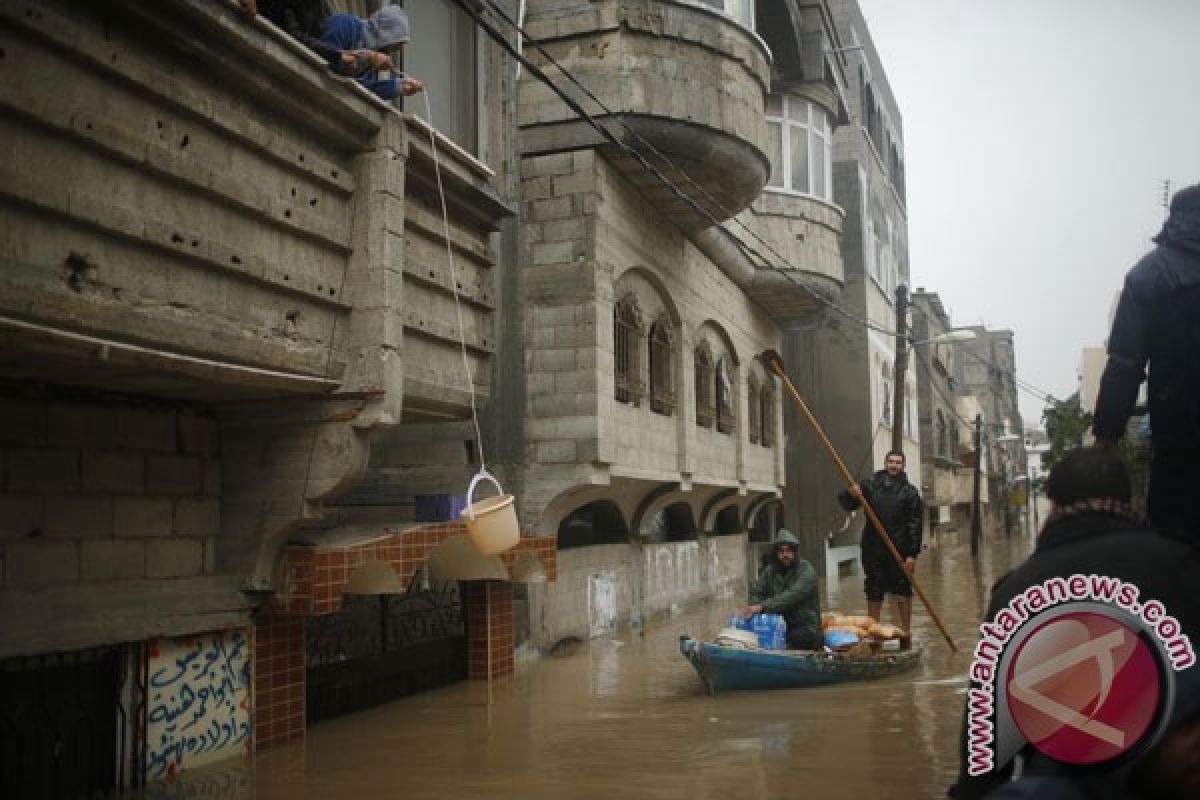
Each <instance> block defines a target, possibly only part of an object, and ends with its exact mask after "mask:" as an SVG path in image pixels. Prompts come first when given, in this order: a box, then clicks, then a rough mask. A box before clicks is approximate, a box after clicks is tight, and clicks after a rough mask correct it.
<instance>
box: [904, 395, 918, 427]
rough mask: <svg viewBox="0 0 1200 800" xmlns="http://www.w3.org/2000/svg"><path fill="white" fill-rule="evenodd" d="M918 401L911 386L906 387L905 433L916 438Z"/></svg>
mask: <svg viewBox="0 0 1200 800" xmlns="http://www.w3.org/2000/svg"><path fill="white" fill-rule="evenodd" d="M916 430H917V403H916V400H915V399H914V398H913V390H912V387H911V386H907V385H906V386H905V387H904V435H905V436H907V437H908V438H909V439H916V438H917V434H916Z"/></svg>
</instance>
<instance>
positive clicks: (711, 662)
mask: <svg viewBox="0 0 1200 800" xmlns="http://www.w3.org/2000/svg"><path fill="white" fill-rule="evenodd" d="M679 652H681V653H682V654H683V657H684V658H686V659H687V660H688V661H690V662H691V664H692V666H693V667H695V668H696V672H698V673H699V674H700V677H701V678H702V679H703V680H704V683H705V685H706V686H707V687H708V691H709V692H710V693H716V692H723V691H729V690H732V689H796V688H800V687H804V686H822V685H825V684H830V683H845V682H848V681H862V680H870V679H873V678H883V677H886V676H888V675H895V674H897V673H900V672H904V671H905V670H908V669H911V668H912V667H914V666H916V664H917V662H918V661H920V660H921V651H920V650H918V649H913V650H899V651H893V652H881V653H869V654H861V655H842V654H840V653H832V652H828V651H821V650H760V649H758V648H744V647H725V646H723V645H719V644H712V643H711V642H700V641H697V640H695V639H693V638H692V637H690V636H686V635H685V636H680V637H679Z"/></svg>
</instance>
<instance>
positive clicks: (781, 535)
mask: <svg viewBox="0 0 1200 800" xmlns="http://www.w3.org/2000/svg"><path fill="white" fill-rule="evenodd" d="M771 544H772V546H773V547H774V548H776V549H777V548H778V547H779V545H781V544H790V545H791V546H792V547H794V548H796V551H797V552H799V550H800V540H799V539H797V538H796V534H794V533H792V532H791V531H789V530H788V529H787V528H780V529H779V530H778V532H776V534H775V541H774V542H772V543H771Z"/></svg>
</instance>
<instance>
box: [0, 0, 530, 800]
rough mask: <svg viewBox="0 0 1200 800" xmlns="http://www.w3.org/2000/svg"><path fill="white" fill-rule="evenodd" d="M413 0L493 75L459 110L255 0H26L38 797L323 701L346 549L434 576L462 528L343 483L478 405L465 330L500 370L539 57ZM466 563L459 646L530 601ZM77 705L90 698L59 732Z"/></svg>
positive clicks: (345, 577)
mask: <svg viewBox="0 0 1200 800" xmlns="http://www.w3.org/2000/svg"><path fill="white" fill-rule="evenodd" d="M439 8H440V9H441V12H440V13H441V14H442V18H441V19H440V20H439V19H438V14H439V10H438V9H439ZM419 13H420V15H422V16H421V19H422V20H423V22H422V24H423V25H424V26H425V30H426V31H427V35H426V38H427V39H431V38H435V36H436V35H437V34H436V32H438V31H441V32H442V33H444V34H445V36H446V37H447V40H446V41H445V42H443V46H442V47H441V48H440V49H441V51H443V52H442V55H441V61H437V60H436V59H434V60H431V61H428V62H425V63H422V62H420V59H416V60H415V61H413V63H412V64H411V66H412V69H413V71H414V73H419V74H427V75H429V76H430V77H431V78H434V77H436V78H437V79H438V80H439V85H447V84H449V85H455V86H458V85H459V84H458V83H454V81H455V80H459V81H460V82H461V84H462V85H464V86H468V85H469V86H470V87H471V89H472V91H471V92H470V93H469V94H468V95H464V96H462V97H459V98H458V100H459V101H460V102H457V103H456V104H454V106H453V108H449V109H445V108H443V109H441V110H440V111H439V108H438V107H435V108H434V112H435V113H434V118H435V121H438V120H439V114H441V115H442V117H441V118H442V119H444V120H445V121H444V122H441V123H439V124H440V126H441V127H444V128H445V129H446V130H447V131H450V132H451V136H447V135H443V134H442V133H437V134H432V135H431V131H430V127H429V126H428V125H427V124H426V123H425V122H423V121H422V120H421V119H419V118H418V116H417V115H416V114H414V113H401V112H400V111H398V109H396V108H395V107H393V106H390V105H388V104H386V103H384V102H382V101H380V100H379V99H378V98H376V97H375V96H373V95H370V94H368V93H367V92H366V91H364V90H363V89H361V88H360V87H359V86H357V85H355V84H354V83H353V82H351V81H348V80H346V79H340V78H337V77H335V76H334V75H333V74H332V73H331V72H330V71H329V70H328V68H327V67H326V65H325V64H324V62H323V61H321V60H320V59H319V58H317V57H316V56H315V55H314V54H313V53H311V52H309V51H308V50H307V49H305V48H304V47H302V46H301V45H300V44H299V43H298V42H295V41H293V40H292V39H291V38H290V37H288V36H287V35H285V34H283V33H282V32H281V31H279V30H278V29H277V28H275V27H274V26H273V25H272V24H271V23H270V22H268V21H267V20H265V19H262V18H258V19H254V20H248V19H247V18H246V17H245V16H244V15H243V14H242V13H241V12H240V11H239V10H238V8H237V4H235V3H220V2H210V1H209V0H172V2H169V3H167V2H164V3H140V2H128V1H127V0H101V1H100V2H95V3H71V2H45V3H37V4H31V3H16V2H7V1H6V2H3V3H0V38H2V55H3V59H4V64H5V67H6V69H5V76H6V77H5V78H4V80H3V81H0V105H2V106H3V107H4V109H5V114H4V115H3V122H0V149H2V150H3V152H4V155H5V157H4V159H3V164H4V166H3V169H4V171H5V180H4V181H3V185H2V186H0V262H2V264H0V452H2V454H3V455H2V461H0V463H2V464H3V469H2V470H0V565H2V569H0V661H2V662H3V665H4V672H5V675H6V679H5V681H4V686H3V688H2V689H0V716H2V717H3V718H4V720H5V725H4V726H3V727H4V730H5V731H10V730H14V728H13V727H12V724H9V723H13V720H14V719H15V716H14V715H20V718H21V722H20V724H19V729H20V731H21V736H22V740H23V741H24V742H25V746H26V747H27V748H32V750H31V751H30V752H36V753H40V754H43V755H45V756H46V758H45V759H42V760H39V759H40V756H38V757H37V758H26V759H24V760H20V759H19V762H20V763H17V764H11V763H9V761H8V760H7V759H8V757H9V755H11V753H13V752H17V751H15V750H12V749H10V748H8V747H7V746H5V747H4V748H3V752H4V753H5V756H4V758H5V759H6V760H5V762H4V764H3V767H4V774H5V786H15V787H16V790H15V792H14V794H13V796H27V795H28V796H33V795H38V796H77V795H78V794H81V793H83V792H85V791H90V790H93V789H106V788H111V787H113V786H124V787H128V786H133V785H137V784H140V783H144V782H147V781H151V780H157V779H160V778H164V777H169V776H170V775H172V774H174V773H175V772H177V771H178V770H181V769H188V768H191V767H193V766H196V765H199V764H203V763H206V762H208V761H211V760H213V759H217V758H223V757H227V756H230V755H237V754H239V753H244V752H246V751H247V750H248V749H249V748H251V747H253V746H261V745H262V744H265V743H269V742H272V741H278V740H282V739H286V738H289V737H291V736H295V735H297V734H299V733H302V732H303V730H304V725H305V718H306V703H307V699H306V686H307V687H308V689H311V688H312V684H311V677H312V676H313V675H314V669H313V666H314V665H313V664H312V663H311V662H310V661H306V654H311V653H312V652H313V647H312V643H313V639H312V637H313V635H314V633H313V632H314V630H317V629H319V628H322V626H324V627H328V625H327V623H328V622H329V620H330V619H333V617H332V616H329V615H332V614H333V612H334V611H336V610H337V609H338V608H340V607H341V602H342V599H341V594H340V592H341V589H342V588H343V587H344V586H345V585H346V584H347V582H348V581H349V580H350V578H351V576H350V575H349V574H348V566H347V565H355V564H358V563H359V561H356V560H355V559H359V560H361V559H362V558H365V556H363V555H362V554H363V553H369V554H370V555H371V558H372V559H374V560H385V561H386V562H388V563H389V564H390V566H391V567H392V572H393V578H394V580H395V582H396V583H397V584H398V585H400V586H402V587H403V588H404V590H405V591H425V590H424V589H421V588H420V587H419V586H417V585H416V583H415V576H417V573H418V568H419V567H420V566H421V565H422V564H423V563H424V558H425V556H426V555H427V554H432V552H433V551H434V550H435V549H436V547H437V545H438V544H439V543H440V542H441V541H442V540H443V539H444V538H448V537H449V536H450V535H454V534H455V533H461V530H459V531H457V532H456V531H453V530H450V531H447V530H446V529H445V526H442V527H440V528H438V529H437V530H436V531H431V530H426V531H424V532H423V533H422V532H419V531H417V532H413V534H412V535H411V536H410V535H409V534H407V533H406V534H400V533H399V532H400V531H401V530H403V529H404V528H405V527H406V526H405V525H404V523H406V522H408V521H410V520H411V514H409V515H408V516H407V518H406V517H405V516H404V515H402V514H399V515H398V514H384V515H382V516H380V515H377V516H375V517H373V518H372V517H370V516H369V513H366V512H364V513H360V510H359V509H357V508H354V507H353V506H347V505H346V503H347V499H348V498H351V497H352V490H354V489H355V488H356V487H357V486H358V485H359V484H361V483H363V482H364V481H366V480H367V479H368V478H369V477H370V474H371V469H372V463H373V459H374V458H375V456H373V450H375V449H376V448H377V447H379V446H383V443H384V441H385V438H386V436H385V434H386V433H387V432H388V431H389V430H396V429H403V428H404V427H405V426H407V425H410V424H419V423H422V422H425V423H430V422H433V423H435V424H447V425H453V424H454V421H455V420H464V419H468V418H469V416H470V404H469V392H468V391H467V385H466V382H465V374H464V367H463V363H464V358H465V360H466V362H467V363H468V364H469V365H470V367H471V371H472V373H473V375H474V379H475V383H476V386H475V391H476V394H477V395H478V396H479V397H480V399H481V400H482V401H483V402H486V400H487V397H488V395H489V393H490V392H491V391H492V386H493V381H492V370H493V365H494V354H495V352H496V341H495V336H494V334H493V330H494V328H495V326H496V325H497V322H498V317H499V313H498V308H500V302H499V301H498V298H497V286H498V285H499V282H498V281H496V280H495V273H496V272H497V265H498V264H500V263H501V260H502V251H503V245H502V242H503V237H502V233H501V232H502V229H503V227H504V225H505V224H506V223H505V221H506V220H511V218H512V216H513V211H514V205H515V204H514V202H513V187H514V185H515V180H516V177H515V173H514V172H512V170H511V164H512V161H511V158H510V156H509V154H510V153H511V152H512V150H513V148H514V146H515V145H514V139H513V132H514V130H515V127H514V126H515V106H514V105H513V104H511V103H510V104H495V103H486V104H485V102H484V99H485V98H488V97H493V98H494V97H512V96H513V95H514V92H515V89H514V83H513V81H514V79H515V75H514V71H513V70H512V68H511V64H510V62H509V61H508V60H507V57H506V56H504V55H503V53H502V51H501V50H500V48H498V47H496V46H494V45H490V44H488V43H487V42H486V41H485V40H483V39H480V38H478V37H477V36H476V32H475V28H474V25H473V24H471V23H470V20H465V21H466V23H467V24H466V26H465V27H464V25H463V22H464V20H463V18H460V17H456V16H455V14H456V13H457V12H454V11H453V8H452V6H450V5H449V4H446V5H445V6H440V5H436V4H429V5H428V6H425V5H423V7H422V10H421V11H420V12H419ZM464 31H465V32H466V33H467V34H469V35H467V36H464V35H463V32H464ZM464 42H465V45H466V46H468V49H469V55H470V56H471V58H470V59H469V60H462V61H456V62H455V64H469V65H470V68H469V70H467V71H466V72H462V71H460V73H462V74H458V73H455V72H454V70H453V69H452V67H453V66H454V65H451V64H450V63H449V60H448V56H446V55H445V54H446V53H457V57H464V51H463V46H464ZM426 44H429V43H428V42H427V43H426ZM455 48H457V49H455ZM434 49H437V48H434ZM464 58H465V57H464ZM439 70H440V71H439ZM410 111H412V109H411V108H410ZM468 111H469V112H470V113H469V115H467V116H468V118H464V114H465V113H466V112H468ZM439 173H440V181H441V183H442V184H443V185H444V186H445V187H446V194H447V197H448V206H449V221H448V225H447V224H444V223H443V220H442V215H441V209H440V204H439V201H438V192H437V188H436V187H437V185H438V181H439ZM508 224H510V225H511V222H510V223H508ZM510 230H511V228H510ZM447 239H448V240H449V244H450V246H451V247H453V249H454V251H455V252H456V253H457V256H458V257H457V259H456V260H457V269H456V272H455V273H454V274H453V275H452V273H451V272H450V269H449V265H448V263H449V262H448V260H447V258H446V248H447ZM456 297H457V299H458V301H459V302H460V303H461V312H462V317H463V325H464V328H465V330H466V337H465V338H466V342H465V346H464V347H463V348H461V349H460V342H459V332H458V328H457V312H456V309H455V298H456ZM458 447H459V450H460V451H461V450H462V449H463V442H462V441H461V440H460V441H459V442H458ZM368 511H369V510H368ZM389 537H390V538H389ZM397 537H399V538H400V539H403V541H395V539H396V538H397ZM406 537H408V538H406ZM365 540H371V541H382V542H383V544H378V543H374V544H371V545H370V546H369V547H368V548H367V549H366V550H363V549H362V548H363V547H364V546H365V545H364V541H365ZM384 544H386V545H387V547H385V546H384ZM535 545H536V542H532V541H531V542H530V543H529V544H528V545H527V547H526V549H530V550H531V551H532V552H534V553H535V554H539V555H540V553H541V551H539V550H538V549H537V547H536V546H535ZM354 548H359V549H357V550H356V549H354ZM293 551H295V553H299V554H300V555H299V556H297V555H296V554H295V553H294V552H293ZM304 554H307V556H304ZM300 556H304V557H300ZM309 557H311V558H309ZM306 558H307V560H306ZM552 558H553V550H552V549H551V550H550V551H549V553H548V562H547V563H548V566H549V567H550V568H552V566H553V564H552ZM297 559H299V560H297ZM306 570H307V571H306ZM314 586H315V587H322V591H324V592H326V595H327V597H326V602H325V604H324V605H320V606H318V605H315V604H313V603H311V602H308V601H306V599H305V598H306V597H309V598H310V599H311V594H312V593H311V592H309V594H307V595H306V594H304V592H303V591H302V590H304V589H305V587H310V588H311V587H314ZM466 592H467V595H468V597H467V598H466V600H467V601H469V602H463V599H462V598H460V597H457V596H455V597H452V598H449V599H448V600H447V606H448V608H449V611H448V612H447V613H451V612H452V613H454V614H457V615H458V616H456V617H455V618H454V620H453V621H452V622H451V623H449V627H450V628H452V629H453V630H452V631H451V632H450V633H449V634H447V636H448V637H449V636H450V635H451V634H453V636H454V637H455V638H454V641H455V642H456V644H454V645H453V646H454V647H461V648H462V650H461V653H460V654H459V655H458V656H457V657H456V658H455V660H454V662H453V664H452V666H453V667H454V669H458V668H460V667H461V670H462V673H463V675H464V676H465V674H466V672H467V670H468V669H474V668H475V666H472V665H476V662H477V661H478V659H477V658H472V655H473V654H474V653H473V651H472V648H475V649H479V648H484V649H486V652H489V653H490V652H492V651H493V649H492V648H491V646H490V643H488V642H483V643H482V644H480V643H478V642H477V638H478V637H476V636H474V635H473V634H472V631H473V630H474V628H473V626H472V621H471V615H472V614H473V613H476V612H474V611H472V610H471V609H472V608H484V609H485V610H486V609H488V608H490V607H491V605H492V604H494V605H495V609H494V610H495V615H494V616H495V618H496V619H497V620H499V621H500V622H504V620H505V614H504V612H505V609H506V608H509V607H511V589H510V587H509V584H508V583H507V582H501V584H500V586H499V587H491V588H488V589H487V590H486V591H483V592H482V593H481V592H478V591H476V590H474V589H469V588H468V589H467V590H466ZM506 592H507V595H506ZM481 598H482V599H481ZM372 600H373V598H372ZM480 603H482V604H483V605H482V606H481V605H480ZM464 618H465V621H464ZM347 624H349V622H347ZM505 624H506V625H507V634H506V635H507V636H508V637H509V641H510V642H511V621H508V622H507V623H505ZM378 628H379V625H378V622H377V621H376V622H375V623H374V625H373V627H372V628H371V629H372V630H378ZM494 629H495V630H496V631H497V635H505V630H504V629H505V625H501V624H498V625H497V626H495V628H494ZM490 630H492V627H490V626H489V631H490ZM417 644H419V645H420V646H423V647H426V646H430V643H429V642H421V643H416V644H414V646H417ZM444 649H446V650H447V652H448V651H449V649H451V645H450V644H447V646H446V648H444ZM480 652H483V650H480ZM500 652H502V651H500ZM509 653H511V646H510V647H509ZM336 655H337V654H336V653H334V654H332V656H331V660H333V661H336V660H337V658H336ZM180 664H182V665H187V664H197V665H208V666H206V667H205V668H204V669H203V670H200V669H199V668H197V670H195V671H192V670H185V669H182V668H179V669H177V668H175V666H173V665H180ZM476 666H478V668H480V669H483V668H486V670H487V671H488V672H489V673H490V672H491V671H492V669H493V667H503V664H497V665H493V664H482V663H480V664H477V665H476ZM218 689H219V690H220V691H217V690H218ZM186 697H191V698H193V699H194V698H197V697H199V698H203V702H201V703H200V704H199V705H198V706H196V707H189V708H188V709H187V711H188V713H187V715H186V718H185V717H184V716H182V713H183V710H184V709H183V708H182V706H181V705H180V704H181V703H183V701H184V698H186ZM64 698H69V699H70V702H64ZM72 704H74V705H72ZM22 708H25V709H28V708H34V709H36V710H37V713H33V712H28V713H25V712H22V711H21V710H20V709H22ZM61 715H67V716H66V717H62V718H60V716H61ZM68 717H69V719H70V720H72V722H71V724H77V723H76V721H79V720H82V722H78V724H80V725H84V724H87V725H90V726H92V727H91V728H90V729H88V731H82V730H81V731H80V732H79V734H78V735H76V736H73V737H71V738H70V740H69V742H67V745H66V746H64V745H63V742H64V741H66V740H63V739H61V738H60V739H58V740H56V739H55V735H56V734H53V731H54V730H58V729H61V728H62V726H63V724H65V723H64V722H63V720H64V719H67V718H68ZM39 720H41V722H39ZM185 722H186V724H185ZM13 724H16V723H13ZM185 728H186V730H185ZM5 735H7V734H5ZM39 748H42V749H39ZM43 751H44V752H43ZM37 764H41V765H42V766H44V767H45V769H43V770H42V771H41V772H36V771H35V772H36V774H35V773H29V772H20V771H18V768H26V767H30V765H34V766H36V765H37ZM64 781H65V783H64ZM72 781H74V783H72ZM39 793H40V794H39Z"/></svg>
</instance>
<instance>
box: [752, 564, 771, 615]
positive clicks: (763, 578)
mask: <svg viewBox="0 0 1200 800" xmlns="http://www.w3.org/2000/svg"><path fill="white" fill-rule="evenodd" d="M767 574H768V573H767V570H763V573H762V574H761V575H759V576H758V579H757V580H755V581H754V583H753V584H752V585H751V586H750V597H749V600H750V603H749V605H752V606H756V605H761V604H762V602H763V601H764V600H766V599H767Z"/></svg>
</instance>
